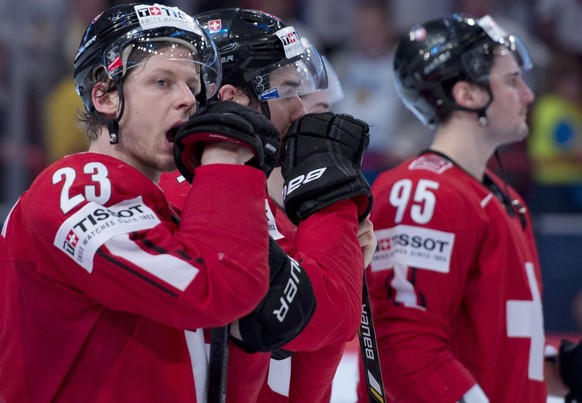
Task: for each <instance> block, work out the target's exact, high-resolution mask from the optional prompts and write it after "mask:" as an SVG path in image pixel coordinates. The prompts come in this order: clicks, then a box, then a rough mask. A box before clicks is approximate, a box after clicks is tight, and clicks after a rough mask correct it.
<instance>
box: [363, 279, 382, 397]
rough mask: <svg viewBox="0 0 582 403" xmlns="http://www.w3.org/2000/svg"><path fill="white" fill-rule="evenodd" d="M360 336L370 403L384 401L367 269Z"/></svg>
mask: <svg viewBox="0 0 582 403" xmlns="http://www.w3.org/2000/svg"><path fill="white" fill-rule="evenodd" d="M358 337H359V339H360V350H361V352H362V362H363V363H364V377H365V378H366V388H367V390H368V397H369V398H370V403H384V402H385V396H386V395H385V394H384V382H383V381H382V371H381V369H380V357H379V355H378V343H377V342H376V332H375V331H374V322H373V321H372V311H371V308H370V295H369V293H368V284H367V283H366V271H365V270H364V285H363V287H362V322H361V323H360V328H359V329H358Z"/></svg>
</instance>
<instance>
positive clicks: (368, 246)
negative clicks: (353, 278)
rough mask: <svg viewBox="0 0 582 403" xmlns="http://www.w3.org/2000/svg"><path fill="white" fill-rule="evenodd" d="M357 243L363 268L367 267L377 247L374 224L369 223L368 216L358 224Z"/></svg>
mask: <svg viewBox="0 0 582 403" xmlns="http://www.w3.org/2000/svg"><path fill="white" fill-rule="evenodd" d="M358 241H359V242H360V248H362V254H363V255H364V268H366V267H368V265H369V264H370V262H371V261H372V257H373V256H374V252H375V251H376V246H378V239H377V238H376V234H375V233H374V224H373V223H372V221H370V215H369V214H368V216H367V217H366V218H365V219H364V220H363V221H362V222H360V225H359V226H358Z"/></svg>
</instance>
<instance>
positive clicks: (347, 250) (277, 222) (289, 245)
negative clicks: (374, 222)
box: [160, 174, 363, 403]
mask: <svg viewBox="0 0 582 403" xmlns="http://www.w3.org/2000/svg"><path fill="white" fill-rule="evenodd" d="M187 185H188V184H187V183H184V182H182V181H181V180H180V177H179V175H178V174H174V175H173V176H172V175H170V174H164V175H162V178H161V180H160V186H161V187H162V189H164V191H165V192H166V194H167V197H168V200H169V201H170V202H173V203H174V204H175V205H176V206H177V207H180V205H181V203H183V195H184V194H185V193H186V191H187V190H186V188H187ZM265 209H266V213H267V219H268V225H269V232H270V234H271V236H272V237H273V238H274V239H275V240H277V242H278V243H279V245H281V247H282V248H283V250H285V252H286V253H287V254H288V255H289V256H291V257H292V258H294V259H295V260H297V261H298V262H299V263H300V264H301V267H303V269H304V270H305V271H306V273H307V274H308V275H309V278H310V280H311V283H312V285H313V289H314V292H315V297H316V309H315V313H314V315H313V317H312V319H311V321H310V322H309V323H308V325H307V326H306V327H305V329H304V330H303V331H302V332H301V333H300V334H299V335H298V336H297V337H296V338H295V339H293V340H292V341H291V342H290V343H288V344H287V345H286V346H284V348H285V349H286V350H289V351H293V352H294V354H293V355H292V356H291V357H290V358H287V359H285V360H282V361H277V360H270V354H268V353H255V354H247V353H245V352H243V351H242V350H240V349H239V348H238V347H237V346H235V345H233V344H231V347H230V356H229V368H228V388H227V400H228V401H232V402H255V401H260V402H265V403H266V402H287V401H294V402H310V403H316V402H327V401H329V398H330V396H331V385H332V381H333V378H334V375H335V371H336V369H337V367H338V365H339V363H340V360H341V358H342V354H343V351H344V347H345V343H346V342H348V341H350V340H352V339H353V338H354V337H355V336H356V333H357V329H358V325H359V323H360V319H361V307H362V266H363V256H362V251H361V248H360V245H359V242H358V239H357V229H358V221H357V208H356V205H355V203H353V202H351V201H348V200H346V201H342V202H337V203H335V204H333V205H332V206H330V207H327V208H325V209H324V210H322V211H320V212H318V213H316V214H313V215H312V216H310V217H309V218H307V219H306V220H304V221H302V222H301V223H300V225H299V226H298V227H297V226H295V225H294V224H293V223H291V221H290V220H289V219H288V218H287V216H286V214H285V212H284V211H283V209H281V208H280V207H279V206H277V205H276V204H275V203H274V202H273V201H271V200H268V201H267V202H266V205H265Z"/></svg>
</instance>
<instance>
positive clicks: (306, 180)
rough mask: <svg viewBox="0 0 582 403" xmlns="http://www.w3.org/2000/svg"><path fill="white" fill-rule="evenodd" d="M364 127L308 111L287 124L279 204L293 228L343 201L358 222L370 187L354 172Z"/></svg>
mask: <svg viewBox="0 0 582 403" xmlns="http://www.w3.org/2000/svg"><path fill="white" fill-rule="evenodd" d="M369 140H370V133H369V128H368V124H367V123H366V122H364V121H362V120H359V119H355V118H353V117H352V116H350V115H345V114H338V115H336V114H333V113H331V112H325V113H311V114H307V115H305V116H303V117H302V118H301V119H298V120H296V121H295V122H293V123H292V124H291V126H290V127H289V130H288V131H287V135H286V136H285V139H284V147H283V151H282V157H281V172H282V174H283V178H284V187H283V202H284V204H285V211H286V213H287V216H288V217H289V219H290V220H291V221H293V222H294V223H295V224H298V223H299V222H300V221H301V220H303V219H305V218H307V217H309V216H310V215H311V214H313V213H315V212H317V211H319V210H321V209H323V208H325V207H327V206H329V205H331V204H333V203H335V202H337V201H339V200H343V199H349V198H351V199H354V200H355V201H356V203H357V205H358V215H359V218H360V220H362V219H364V218H365V217H366V216H367V215H368V213H369V212H370V210H371V208H372V194H371V191H370V185H369V183H368V182H367V181H366V179H365V178H364V176H363V174H362V172H361V171H360V166H361V164H362V157H363V155H364V151H366V148H367V147H368V142H369Z"/></svg>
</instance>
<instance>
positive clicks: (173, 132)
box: [166, 127, 178, 144]
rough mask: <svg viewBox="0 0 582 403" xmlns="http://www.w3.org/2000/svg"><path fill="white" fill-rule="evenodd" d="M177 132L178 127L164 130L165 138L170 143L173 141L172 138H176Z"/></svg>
mask: <svg viewBox="0 0 582 403" xmlns="http://www.w3.org/2000/svg"><path fill="white" fill-rule="evenodd" d="M177 132H178V128H177V127H174V128H172V129H170V130H168V131H167V132H166V139H167V140H168V141H169V142H170V143H172V144H173V143H174V140H176V133H177Z"/></svg>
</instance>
